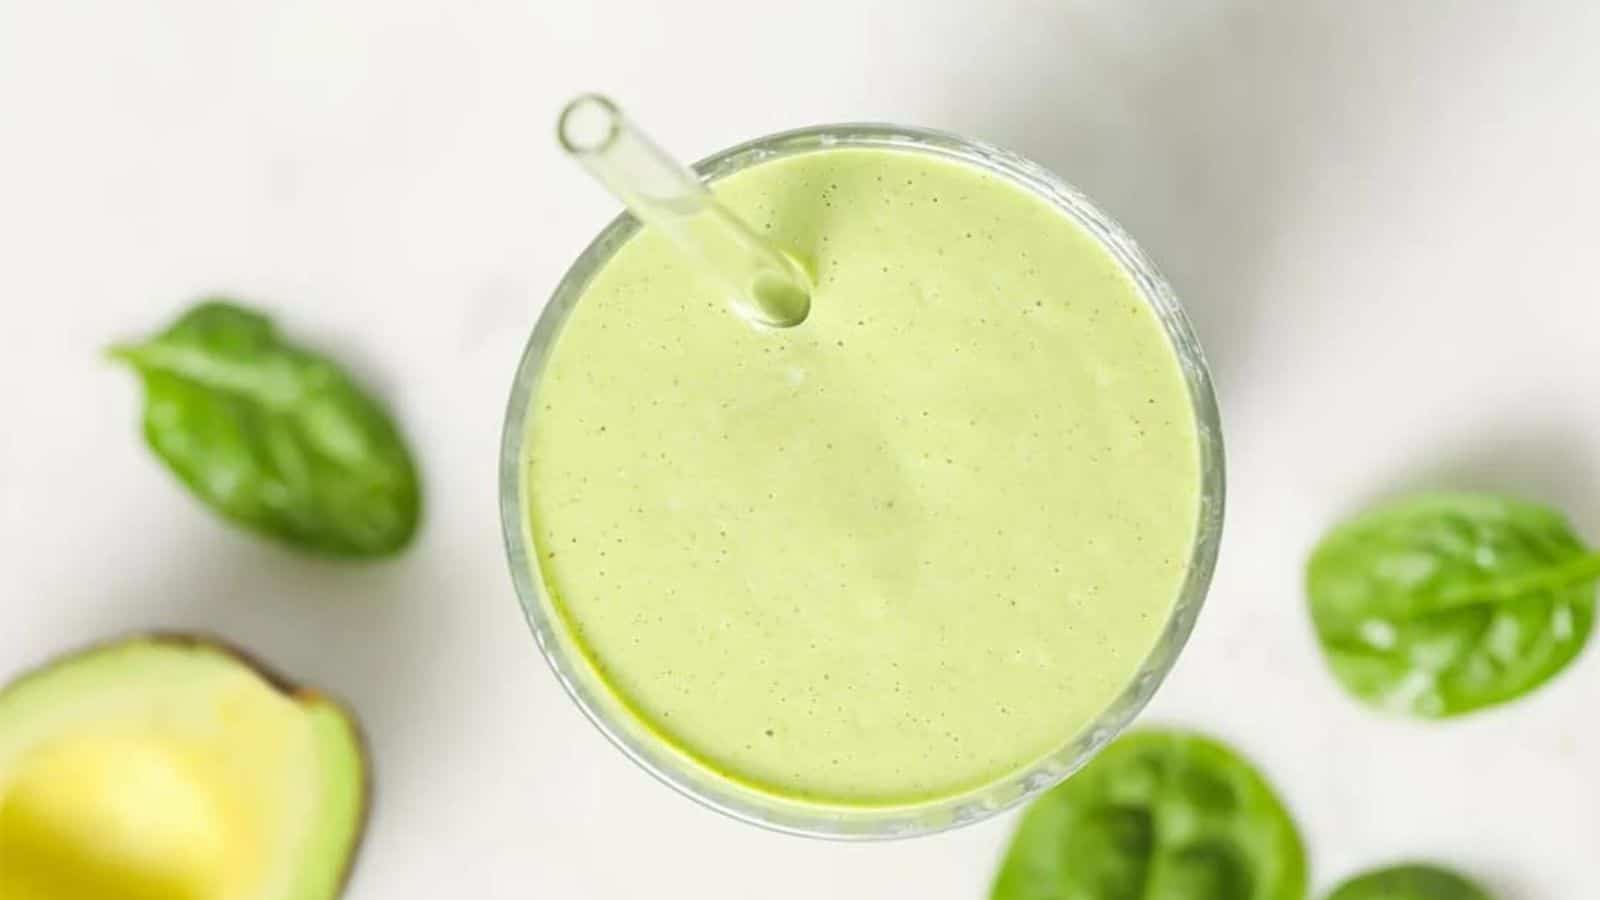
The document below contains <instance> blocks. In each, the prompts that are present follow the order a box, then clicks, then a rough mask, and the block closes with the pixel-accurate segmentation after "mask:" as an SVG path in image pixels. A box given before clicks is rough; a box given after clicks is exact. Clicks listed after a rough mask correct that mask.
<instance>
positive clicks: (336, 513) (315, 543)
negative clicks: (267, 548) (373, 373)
mask: <svg viewBox="0 0 1600 900" xmlns="http://www.w3.org/2000/svg"><path fill="white" fill-rule="evenodd" d="M111 355H112V356H113V357H114V358H117V359H120V360H123V361H125V362H127V363H128V364H129V365H131V366H132V367H133V368H134V369H135V370H136V371H137V372H138V373H139V375H140V377H141V378H142V379H143V381H144V390H145V408H144V433H145V438H146V440H147V441H148V442H149V443H150V446H151V447H152V448H153V449H154V450H155V452H156V454H157V455H158V456H160V457H161V459H162V461H164V462H165V463H166V464H167V467H168V468H169V469H171V470H172V472H173V474H175V475H177V476H178V478H180V479H182V481H183V482H184V483H185V484H187V485H188V486H189V488H190V490H192V491H194V493H195V494H196V495H197V496H199V497H200V499H201V500H203V501H205V502H206V503H207V504H209V505H210V506H212V507H213V508H214V509H216V510H217V511H218V512H219V513H221V514H222V515H223V516H225V517H227V518H229V519H231V520H233V521H235V522H238V523H240V524H242V525H244V526H246V527H249V528H252V529H254V530H256V531H258V532H260V533H262V534H267V535H270V536H272V537H275V538H278V539H280V540H283V541H285V542H288V543H290V544H293V545H295V546H297V547H300V548H303V549H306V550H310V551H313V552H317V553H323V554H328V555H333V556H346V557H370V556H382V555H387V554H392V553H395V552H398V551H399V550H400V549H401V548H403V547H404V546H405V545H406V543H407V542H408V541H409V540H410V539H411V536H412V534H413V533H414V532H415V531H416V527H417V520H418V516H419V512H420V506H421V503H420V500H419V490H418V486H417V474H416V467H415V466H414V465H413V464H412V461H411V455H410V453H409V452H408V451H407V450H406V447H405V444H404V442H403V441H402V439H401V437H400V434H399V431H398V430H397V429H396V428H395V426H394V423H393V422H392V421H391V420H390V418H389V416H388V414H386V413H385V412H384V410H383V408H382V407H380V406H379V405H378V403H377V402H376V401H374V400H373V399H372V398H371V397H369V396H368V395H367V394H366V393H364V392H363V391H362V390H361V389H360V388H359V387H358V386H357V385H356V384H355V382H354V381H353V380H352V379H351V378H350V376H349V375H347V374H346V373H345V372H344V371H343V370H342V369H341V368H340V367H339V366H337V365H335V364H334V363H333V362H331V361H329V360H327V359H325V358H323V357H321V356H318V355H316V354H314V353H311V352H309V351H306V350H303V349H300V348H299V347H296V346H294V345H292V344H289V343H287V342H285V341H284V340H283V339H282V338H281V337H279V336H278V334H277V331H276V330H275V329H274V328H273V326H272V323H271V322H270V321H269V320H268V319H267V318H266V317H265V316H263V315H261V314H259V313H256V312H253V311H251V310H248V309H243V308H241V307H239V306H235V305H233V304H231V303H227V302H223V301H219V300H211V301H206V302H203V303H201V304H199V305H198V306H196V307H194V308H193V309H191V310H190V311H189V312H187V313H185V314H184V315H183V316H182V317H181V318H179V319H178V321H177V322H176V323H175V324H173V325H172V327H170V328H168V329H167V330H165V331H163V332H161V333H160V334H157V335H155V336H153V337H151V338H150V339H148V340H146V341H144V342H142V343H138V344H129V345H122V346H118V347H114V348H112V350H111Z"/></svg>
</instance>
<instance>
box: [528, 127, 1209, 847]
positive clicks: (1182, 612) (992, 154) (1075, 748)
mask: <svg viewBox="0 0 1600 900" xmlns="http://www.w3.org/2000/svg"><path fill="white" fill-rule="evenodd" d="M839 147H873V148H880V149H897V150H903V151H910V152H922V153H930V154H933V155H935V156H940V157H943V158H946V159H951V160H955V161H958V162H963V163H966V164H969V165H975V166H977V167H979V168H981V169H983V170H984V171H986V172H988V173H989V174H992V175H996V176H998V177H1001V178H1004V179H1006V180H1007V181H1009V182H1011V183H1013V184H1016V185H1018V186H1019V187H1021V188H1023V189H1025V190H1027V191H1029V192H1030V193H1032V194H1034V195H1035V196H1038V197H1040V198H1042V199H1044V200H1046V201H1047V202H1049V203H1050V204H1051V205H1052V206H1054V207H1055V208H1057V209H1058V210H1059V211H1060V212H1062V213H1063V214H1065V215H1067V216H1069V217H1070V218H1072V219H1073V220H1074V221H1076V222H1077V223H1078V224H1079V225H1080V226H1082V227H1083V228H1084V229H1085V230H1087V231H1088V232H1089V233H1090V234H1091V235H1092V236H1093V237H1094V238H1095V239H1096V240H1097V241H1098V242H1099V243H1100V244H1101V245H1102V246H1104V247H1105V248H1106V250H1107V251H1108V252H1110V253H1111V254H1112V256H1113V257H1114V258H1115V259H1116V261H1117V263H1118V264H1119V265H1120V266H1121V267H1122V268H1123V270H1124V271H1125V272H1127V273H1128V275H1129V276H1130V278H1132V280H1133V281H1134V283H1135V285H1136V287H1137V288H1138V293H1139V294H1140V296H1141V297H1142V298H1143V299H1144V301H1145V302H1146V304H1148V305H1149V307H1150V308H1151V310H1152V311H1153V312H1154V313H1155V314H1156V317H1157V319H1158V320H1159V321H1160V322H1161V325H1162V329H1163V331H1164V332H1165V333H1166V336H1167V339H1168V343H1169V345H1170V346H1171V348H1172V350H1173V352H1174V354H1175V356H1176V357H1177V360H1178V363H1179V367H1180V370H1181V371H1182V374H1183V378H1184V382H1185V384H1186V386H1187V388H1188V392H1189V399H1190V406H1191V408H1192V410H1193V413H1194V424H1195V432H1196V441H1197V444H1198V447H1199V453H1200V480H1201V484H1200V499H1199V503H1198V509H1197V512H1196V522H1195V529H1194V542H1193V544H1192V546H1191V550H1190V555H1189V559H1188V565H1187V567H1186V570H1185V574H1184V581H1183V584H1182V585H1181V586H1180V588H1179V590H1178V595H1177V597H1176V598H1175V599H1174V601H1173V604H1172V608H1171V611H1170V612H1169V613H1168V616H1167V620H1166V622H1165V624H1164V625H1163V626H1162V630H1161V633H1160V635H1159V636H1158V637H1157V639H1156V641H1155V643H1154V645H1153V646H1152V647H1151V649H1150V651H1149V652H1148V653H1147V654H1146V655H1145V657H1144V658H1143V659H1142V660H1141V661H1140V663H1139V666H1138V668H1137V669H1136V670H1135V671H1134V673H1133V675H1132V676H1131V677H1130V678H1129V679H1128V682H1127V683H1126V685H1125V686H1124V687H1123V689H1122V690H1121V691H1120V692H1119V693H1118V694H1117V696H1116V697H1115V698H1114V699H1113V700H1112V701H1111V703H1110V704H1109V705H1108V706H1107V707H1106V708H1105V709H1104V710H1102V711H1101V712H1100V713H1099V714H1098V715H1097V716H1096V717H1095V718H1094V719H1093V720H1092V721H1091V722H1090V723H1089V724H1088V725H1086V726H1084V727H1083V728H1082V729H1080V730H1079V732H1078V733H1076V734H1074V735H1073V736H1072V737H1071V738H1069V739H1067V740H1066V741H1064V742H1063V743H1062V744H1061V745H1060V746H1059V747H1057V748H1056V749H1055V750H1053V751H1052V752H1050V753H1049V754H1047V755H1046V756H1044V757H1042V758H1040V759H1038V760H1035V761H1034V762H1032V763H1030V764H1028V765H1027V766H1025V767H1023V768H1020V769H1017V770H1015V771H1012V772H1010V773H1007V774H1005V775H1003V776H1001V777H999V778H997V779H996V780H994V781H991V782H989V783H987V784H985V785H982V786H978V787H975V788H971V789H969V790H965V791H962V792H961V793H958V794H955V795H952V796H948V797H939V798H932V799H929V800H925V801H918V802H912V803H906V804H899V805H885V806H848V805H829V804H823V803H817V802H814V801H805V800H800V799H797V798H792V797H786V796H783V795H781V794H776V793H770V792H767V791H763V790H761V789H760V788H757V787H755V786H752V785H747V784H744V783H742V782H740V781H738V780H736V779H734V778H732V777H730V776H727V775H724V774H722V773H719V772H717V771H715V770H714V769H712V768H711V767H710V766H708V765H706V764H705V763H703V762H701V761H699V760H698V759H696V758H695V757H693V756H692V755H690V754H689V753H688V752H687V751H685V750H683V749H681V748H679V747H677V746H675V745H673V744H672V743H671V742H670V741H668V740H667V739H665V738H662V737H659V736H656V735H654V734H653V732H651V731H650V729H649V728H648V726H647V725H645V723H643V722H642V721H640V720H638V717H637V716H636V715H635V714H634V713H632V712H630V711H629V710H628V709H627V708H626V706H625V703H624V702H623V701H622V700H621V699H620V698H618V697H616V696H614V695H612V694H611V692H610V689H609V688H608V687H607V686H606V685H604V684H603V683H601V682H600V681H599V679H598V678H597V677H596V676H595V675H594V673H593V672H592V671H590V663H589V661H588V660H587V658H586V656H585V655H584V653H583V652H582V651H581V650H579V649H577V647H576V646H575V645H574V644H573V642H572V641H571V639H570V637H569V636H568V635H567V634H566V633H565V626H564V625H563V624H562V623H561V621H560V617H559V615H558V614H556V613H555V612H554V609H553V607H552V605H551V601H550V598H549V597H548V595H547V594H546V592H545V587H544V577H543V575H542V573H541V572H540V571H539V569H538V564H537V561H536V559H535V558H533V557H532V556H531V555H530V554H529V553H528V544H527V540H526V536H525V527H526V522H527V517H526V510H525V506H524V496H525V495H524V492H523V484H522V477H523V465H522V450H523V447H524V446H525V443H526V439H527V435H528V433H529V431H530V429H531V428H532V427H534V422H535V420H536V419H537V417H536V416H532V415H530V413H531V411H532V408H533V403H532V401H533V397H534V393H535V390H536V389H537V387H538V383H539V380H540V375H541V374H542V371H543V368H544V364H545V363H546V361H547V360H548V359H549V355H550V352H551V350H552V349H553V348H554V346H555V343H556V339H557V338H558V336H559V334H560V330H561V327H562V325H564V324H565V322H566V319H567V317H568V315H570V313H571V311H572V308H573V307H574V306H575V304H576V302H577V300H578V298H579V297H580V296H581V295H582V293H583V290H584V288H586V287H587V286H588V283H589V280H590V279H591V278H592V277H593V276H594V275H595V274H596V273H597V272H598V271H599V270H600V269H601V268H602V267H603V266H604V264H605V263H606V262H607V261H608V260H609V259H610V257H611V255H612V254H613V253H614V252H615V251H616V250H617V249H618V248H619V247H621V246H622V245H623V244H624V243H626V241H627V240H628V239H629V238H630V237H632V236H633V234H634V233H635V232H636V231H637V230H638V228H639V224H638V222H637V220H635V219H634V218H633V216H632V215H630V214H629V213H627V212H624V213H622V214H621V215H619V216H617V217H616V218H614V219H612V220H611V222H610V223H608V224H607V225H606V226H605V228H603V229H602V230H601V231H600V233H599V234H598V235H596V236H595V238H594V239H593V240H592V241H590V243H589V244H588V246H586V247H585V248H584V250H583V252H582V253H580V254H579V255H578V257H577V259H576V260H574V261H573V263H572V265H571V266H570V267H569V268H568V269H567V271H566V273H565V274H564V275H563V276H562V278H561V280H560V282H559V283H557V285H556V288H555V290H554V292H553V293H552V294H551V297H550V300H549V301H548V303H547V304H546V305H545V307H544V309H543V310H542V311H541V312H540V314H539V319H538V321H537V323H536V324H535V326H534V329H533V332H532V334H531V335H530V336H529V338H528V342H527V344H526V346H525V347H524V349H523V353H522V357H521V360H520V362H519V363H518V366H517V371H516V376H515V378H514V380H513V382H512V389H511V396H510V398H509V401H508V405H507V408H506V417H505V423H504V428H503V431H502V434H501V441H500V466H499V469H500V485H499V492H500V519H501V529H502V533H503V537H504V540H505V544H506V554H507V559H508V562H509V564H510V567H511V577H512V582H513V584H514V586H515V589H516V593H517V598H518V602H519V603H520V605H521V606H522V609H523V613H524V615H525V617H526V618H527V621H528V625H529V627H530V629H531V630H532V631H533V635H534V639H535V641H536V643H537V644H538V646H539V650H540V653H541V655H543V656H544V658H545V662H546V663H547V664H548V665H549V666H550V669H551V671H552V672H553V673H554V674H555V676H556V680H557V681H558V682H559V683H560V684H561V686H562V689H563V690H564V691H566V693H567V696H568V697H570V698H571V699H572V701H573V702H574V703H575V704H576V705H577V706H578V708H579V709H580V710H581V711H582V712H583V714H584V716H585V717H586V718H587V719H588V720H589V721H590V722H591V723H592V724H593V725H594V726H595V727H596V728H597V729H599V730H600V732H601V733H602V734H603V735H605V737H606V738H607V740H609V741H610V742H611V743H612V744H613V745H614V746H615V747H617V749H619V750H621V751H622V753H623V754H624V755H625V756H627V757H628V758H629V759H631V760H632V761H633V762H634V763H635V764H636V765H638V766H639V767H640V768H642V769H644V770H645V771H646V772H649V773H650V774H651V775H652V776H654V777H655V778H656V779H657V780H658V781H661V782H662V783H664V784H666V785H667V786H669V787H671V788H673V789H674V790H676V791H678V792H679V793H681V794H683V795H685V796H687V797H689V798H690V799H692V800H694V801H696V802H697V803H699V804H701V805H702V806H705V807H707V808H709V809H712V810H715V811H717V812H720V813H722V814H724V815H727V816H730V817H732V818H735V819H738V820H741V821H744V822H748V823H751V824H754V825H757V826H760V827H763V828H766V829H769V830H773V831H778V832H784V833H788V834H794V835H800V836H805V837H814V838H827V839H834V840H883V839H892V838H905V837H914V836H920V835H928V834H935V833H938V832H941V831H946V830H949V829H952V828H957V827H960V826H962V825H968V824H972V823H974V822H978V821H981V820H983V819H986V818H989V817H991V816H994V815H996V814H998V813H1000V812H1002V811H1004V810H1006V809H1009V808H1011V807H1013V806H1016V805H1017V804H1019V803H1022V802H1024V801H1026V800H1028V799H1030V798H1032V797H1034V796H1037V795H1038V794H1040V793H1042V792H1043V791H1045V790H1048V789H1049V788H1051V787H1053V786H1054V785H1056V784H1058V783H1059V782H1061V781H1062V780H1063V779H1065V778H1067V777H1068V776H1070V775H1071V774H1072V773H1073V772H1075V771H1077V770H1078V769H1079V768H1081V767H1082V766H1083V765H1084V764H1086V763H1087V762H1088V761H1089V760H1090V759H1092V758H1093V757H1094V756H1095V754H1097V753H1098V752H1099V750H1100V749H1101V748H1102V747H1104V746H1105V744H1106V743H1108V742H1109V741H1110V740H1111V739H1112V738H1113V737H1115V736H1116V735H1118V734H1120V733H1121V732H1122V731H1123V730H1124V729H1125V728H1126V727H1127V726H1128V725H1129V724H1130V723H1131V722H1132V721H1133V719H1134V718H1135V717H1136V716H1137V715H1138V713H1139V712H1140V711H1141V710H1143V708H1144V707H1145V705H1146V704H1147V703H1148V702H1149V700H1150V698H1151V697H1152V696H1153V695H1154V693H1155V691H1156V689H1157V688H1158V687H1159V686H1160V684H1161V683H1162V681H1164V680H1165V678H1166V676H1167V674H1168V673H1169V672H1170V671H1171V670H1172V667H1173V665H1174V664H1175V663H1176V662H1177V658H1178V654H1179V651H1180V650H1182V648H1183V646H1184V645H1185V644H1186V643H1187V642H1188V639H1189V635H1190V633H1191V632H1192V631H1193V628H1194V623H1195V619H1196V617H1197V615H1198V613H1199V611H1200V608H1201V606H1202V605H1203V604H1204V601H1205V597H1206V593H1207V591H1208V590H1209V587H1210V583H1211V576H1212V572H1213V570H1214V569H1215V566H1216V559H1217V552H1218V548H1219V545H1220V543H1221V535H1222V519H1223V509H1224V505H1225V495H1226V477H1225V471H1224V468H1225V466H1224V454H1223V443H1222V426H1221V416H1220V414H1219V412H1218V409H1217V402H1216V396H1215V391H1214V389H1213V386H1212V381H1211V375H1210V371H1209V369H1208V367H1207V365H1206V361H1205V356H1204V354H1203V352H1202V351H1201V347H1200V342H1199V339H1198V338H1197V337H1196V336H1195V333H1194V329H1193V326H1192V324H1191V323H1190V321H1189V318H1188V316H1187V315H1186V314H1185V313H1184V311H1183V308H1182V306H1181V305H1180V304H1179V302H1178V300H1177V297H1176V296H1175V295H1174V293H1173V291H1172V289H1171V287H1170V286H1169V285H1168V283H1167V281H1166V279H1165V278H1163V277H1162V275H1161V274H1160V272H1159V271H1158V270H1157V269H1156V267H1155V266H1154V264H1152V263H1151V262H1150V261H1149V259H1148V258H1147V257H1146V256H1145V255H1144V253H1143V251H1142V250H1140V249H1139V246H1138V245H1137V244H1136V243H1135V242H1134V240H1133V239H1132V238H1131V237H1130V236H1129V235H1128V234H1127V233H1126V232H1125V231H1124V230H1123V229H1122V227H1121V226H1120V225H1118V224H1117V223H1116V222H1115V221H1114V220H1113V219H1111V217H1110V216H1108V215H1106V214H1105V213H1104V212H1102V211H1101V210H1100V209H1099V207H1097V206H1095V205H1094V204H1093V203H1092V202H1091V201H1090V200H1089V199H1088V198H1087V197H1086V196H1085V195H1084V194H1082V193H1081V192H1080V191H1078V190H1077V189H1076V188H1075V187H1073V186H1072V185H1071V184H1069V183H1068V182H1066V181H1065V180H1064V179H1062V178H1061V177H1060V176H1058V175H1056V174H1055V173H1053V172H1051V171H1050V170H1048V169H1046V168H1044V167H1043V166H1040V165H1038V164H1036V163H1034V162H1032V161H1030V160H1027V159H1025V158H1023V157H1021V156H1019V155H1017V154H1015V153H1012V152H1010V151H1008V150H1005V149H1002V148H1000V147H996V146H993V145H990V144H986V143H983V142H981V141H976V140H972V139H969V138H965V137H961V136H959V135H955V134H951V133H947V132H942V131H935V130H931V129H925V128H915V127H908V126H901V125H889V124H879V123H848V124H833V125H817V126H811V127H806V128H798V129H794V130H789V131H782V132H778V133H775V134H771V135H767V136H765V137H760V138H756V139H754V140H750V141H747V142H745V143H742V144H738V145H736V146H733V147H730V148H728V149H726V150H722V151H720V152H718V153H715V154H712V155H711V156H709V157H706V158H705V159H702V160H701V161H699V162H697V163H695V164H694V170H695V172H696V173H698V174H699V175H700V176H701V177H702V178H703V179H705V180H707V181H708V182H715V181H716V180H717V179H719V178H722V177H726V176H728V175H731V174H733V173H735V172H738V171H740V170H742V169H744V168H748V167H750V166H754V165H759V164H761V163H764V162H768V161H771V160H774V159H778V158H782V157H786V156H791V155H796V154H801V153H806V152H811V151H817V150H826V149H832V148H839Z"/></svg>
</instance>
